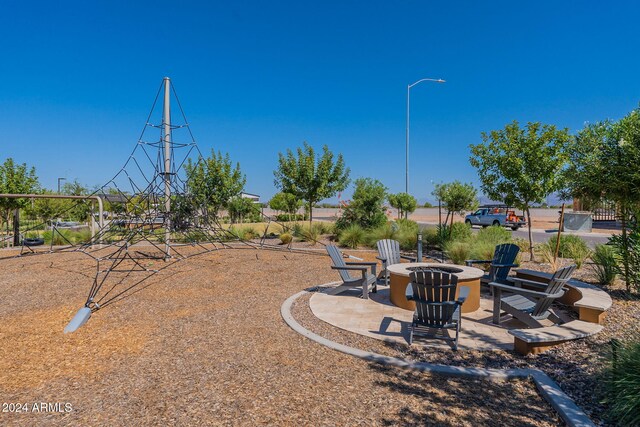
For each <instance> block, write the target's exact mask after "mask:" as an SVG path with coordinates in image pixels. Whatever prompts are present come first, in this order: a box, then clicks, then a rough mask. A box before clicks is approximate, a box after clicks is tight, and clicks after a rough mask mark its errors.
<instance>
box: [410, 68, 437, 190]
mask: <svg viewBox="0 0 640 427" xmlns="http://www.w3.org/2000/svg"><path fill="white" fill-rule="evenodd" d="M422 82H434V83H444V82H445V81H444V80H442V79H420V80H418V81H417V82H415V83H412V84H410V85H407V140H406V146H405V167H406V175H405V186H404V192H405V193H407V194H409V93H410V89H411V88H412V87H414V86H415V85H417V84H419V83H422Z"/></svg>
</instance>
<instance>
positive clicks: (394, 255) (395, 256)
mask: <svg viewBox="0 0 640 427" xmlns="http://www.w3.org/2000/svg"><path fill="white" fill-rule="evenodd" d="M376 246H377V247H378V256H377V257H376V258H377V259H379V260H380V261H382V272H381V273H382V274H384V282H385V283H386V284H387V285H388V284H389V271H388V270H387V267H388V266H390V265H393V264H400V262H401V260H403V259H406V260H408V261H411V262H415V261H416V259H415V258H412V257H409V256H405V255H400V243H399V242H398V241H397V240H392V239H384V240H378V241H377V242H376Z"/></svg>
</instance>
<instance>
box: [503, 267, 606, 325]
mask: <svg viewBox="0 0 640 427" xmlns="http://www.w3.org/2000/svg"><path fill="white" fill-rule="evenodd" d="M514 271H515V273H516V277H520V278H522V279H527V280H537V281H549V279H551V276H552V275H551V273H544V272H542V271H536V270H529V269H526V268H519V269H517V270H514ZM567 288H568V290H567V292H565V294H564V295H563V296H562V297H561V298H559V301H560V302H561V303H563V304H566V305H569V306H572V307H575V308H577V309H578V317H579V319H580V320H584V321H585V322H591V323H598V324H602V322H603V321H604V318H605V315H606V312H607V310H608V309H609V308H611V305H612V304H613V301H612V300H611V297H610V296H609V294H608V293H606V292H605V291H603V290H602V289H600V288H598V287H597V286H593V285H590V284H588V283H585V282H581V281H579V280H576V279H571V280H569V282H568V283H567Z"/></svg>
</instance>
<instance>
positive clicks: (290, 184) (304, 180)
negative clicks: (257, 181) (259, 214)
mask: <svg viewBox="0 0 640 427" xmlns="http://www.w3.org/2000/svg"><path fill="white" fill-rule="evenodd" d="M333 158H334V155H333V153H332V152H331V151H329V147H327V146H326V145H325V146H323V147H322V155H321V156H318V158H316V154H315V151H314V149H313V147H312V146H310V145H309V144H308V143H306V142H305V143H304V145H303V146H302V147H298V149H297V156H296V154H294V153H293V151H291V150H289V149H287V153H286V155H285V154H282V153H278V169H277V170H275V171H274V172H273V174H274V176H275V180H274V184H275V186H276V187H277V188H279V189H280V190H282V191H283V192H285V193H291V194H294V195H295V196H296V197H298V198H299V199H302V200H304V201H306V202H307V206H308V209H309V223H311V221H312V219H313V206H314V205H315V203H316V202H318V201H320V200H322V199H326V198H327V197H332V196H335V195H336V193H338V192H339V191H343V190H344V189H345V188H347V185H349V172H350V171H349V168H345V166H344V159H343V158H342V154H339V155H338V158H337V159H336V161H335V162H334V160H333Z"/></svg>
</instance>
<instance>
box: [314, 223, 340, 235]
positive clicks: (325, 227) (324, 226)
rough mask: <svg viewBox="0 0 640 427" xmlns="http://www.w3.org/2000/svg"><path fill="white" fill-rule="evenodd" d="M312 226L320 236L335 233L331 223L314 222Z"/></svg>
mask: <svg viewBox="0 0 640 427" xmlns="http://www.w3.org/2000/svg"><path fill="white" fill-rule="evenodd" d="M313 225H314V227H316V228H317V230H318V233H320V234H333V233H334V231H335V226H334V224H333V223H332V222H314V223H313Z"/></svg>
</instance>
